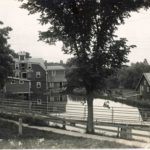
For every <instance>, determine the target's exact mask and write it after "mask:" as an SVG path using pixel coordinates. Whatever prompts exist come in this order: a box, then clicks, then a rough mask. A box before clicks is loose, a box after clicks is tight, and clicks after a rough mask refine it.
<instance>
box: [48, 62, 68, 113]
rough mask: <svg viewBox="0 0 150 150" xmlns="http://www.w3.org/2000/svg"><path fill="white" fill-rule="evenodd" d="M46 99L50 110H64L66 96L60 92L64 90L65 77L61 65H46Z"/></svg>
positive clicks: (63, 68)
mask: <svg viewBox="0 0 150 150" xmlns="http://www.w3.org/2000/svg"><path fill="white" fill-rule="evenodd" d="M46 68H47V99H48V102H49V104H50V105H51V108H52V111H57V112H64V111H65V108H66V102H67V96H66V95H65V94H63V93H62V92H63V91H64V90H65V85H66V82H67V80H66V77H65V71H66V69H65V67H64V66H63V65H47V66H46Z"/></svg>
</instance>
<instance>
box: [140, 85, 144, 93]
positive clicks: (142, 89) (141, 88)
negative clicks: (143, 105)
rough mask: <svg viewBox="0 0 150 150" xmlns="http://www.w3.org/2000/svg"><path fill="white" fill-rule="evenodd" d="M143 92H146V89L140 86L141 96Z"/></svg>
mask: <svg viewBox="0 0 150 150" xmlns="http://www.w3.org/2000/svg"><path fill="white" fill-rule="evenodd" d="M143 91H144V87H143V86H142V85H140V94H142V92H143Z"/></svg>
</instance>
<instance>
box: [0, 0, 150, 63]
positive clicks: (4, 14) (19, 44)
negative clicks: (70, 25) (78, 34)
mask: <svg viewBox="0 0 150 150" xmlns="http://www.w3.org/2000/svg"><path fill="white" fill-rule="evenodd" d="M20 5H21V3H20V2H18V1H17V0H0V20H1V21H3V22H4V25H5V26H10V27H12V29H13V31H11V32H10V40H9V44H10V45H11V48H12V49H14V50H15V52H19V51H27V52H29V53H30V54H31V56H32V57H37V58H43V59H44V60H47V61H48V62H59V61H60V60H63V61H64V62H66V60H67V59H68V58H70V57H71V56H70V55H66V54H63V52H62V51H61V47H62V43H61V42H58V43H57V44H56V45H55V46H52V45H48V44H46V43H44V42H42V41H38V32H39V31H42V30H43V31H44V30H45V29H46V27H44V26H42V25H40V24H39V22H38V20H37V19H38V17H39V16H38V14H36V15H28V11H27V10H24V9H21V8H19V7H20ZM149 26H150V10H148V11H144V10H141V11H140V12H139V13H132V14H131V17H130V18H128V19H126V22H125V24H124V25H121V26H120V27H119V29H118V31H117V32H116V34H117V35H118V36H119V37H125V38H127V39H128V44H134V45H136V46H137V47H136V48H134V49H132V50H131V52H130V54H129V56H128V59H129V61H130V63H131V62H133V63H135V62H137V61H138V62H141V61H143V60H144V59H145V58H146V59H147V60H148V62H150V29H149V28H150V27H149Z"/></svg>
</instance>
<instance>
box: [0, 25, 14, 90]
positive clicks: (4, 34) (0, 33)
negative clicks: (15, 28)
mask: <svg viewBox="0 0 150 150" xmlns="http://www.w3.org/2000/svg"><path fill="white" fill-rule="evenodd" d="M0 26H1V27H0V89H1V88H2V87H3V86H4V83H5V81H6V79H7V76H8V75H10V74H11V73H12V63H13V60H12V54H14V52H13V51H12V50H11V49H10V45H9V44H8V41H7V40H8V39H9V36H8V34H9V31H11V30H12V29H11V28H10V27H3V23H2V22H0Z"/></svg>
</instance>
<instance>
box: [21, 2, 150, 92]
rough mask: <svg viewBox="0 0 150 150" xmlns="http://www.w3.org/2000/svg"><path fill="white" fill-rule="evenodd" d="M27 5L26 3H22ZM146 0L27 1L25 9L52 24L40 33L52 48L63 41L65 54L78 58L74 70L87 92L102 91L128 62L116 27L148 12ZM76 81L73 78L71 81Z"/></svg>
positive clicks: (44, 21) (127, 47) (126, 49)
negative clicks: (107, 80) (108, 79)
mask: <svg viewBox="0 0 150 150" xmlns="http://www.w3.org/2000/svg"><path fill="white" fill-rule="evenodd" d="M21 1H24V0H21ZM149 5H150V2H149V1H146V0H128V1H127V0H111V1H110V0H51V1H49V0H27V1H24V3H23V5H22V8H25V9H28V10H29V12H30V14H34V13H37V12H40V19H39V20H40V22H41V23H42V24H50V27H49V29H48V30H47V31H45V32H40V40H43V41H45V42H47V43H49V44H54V43H55V42H56V41H62V42H63V44H64V46H63V51H64V52H65V53H66V54H73V55H74V56H75V59H76V61H75V64H74V65H76V66H77V68H78V69H77V68H76V69H75V70H74V69H73V70H72V73H71V74H70V76H71V75H72V74H74V73H76V75H77V76H78V77H77V78H78V79H79V81H78V82H80V85H81V86H83V87H85V88H86V89H87V90H88V91H93V90H96V89H97V88H102V85H103V84H104V83H103V80H104V78H106V77H107V76H109V75H110V74H112V73H113V71H114V70H115V69H117V68H120V67H121V65H122V64H123V63H125V62H127V54H128V53H129V51H130V48H132V47H134V46H127V45H126V42H127V40H126V39H125V38H121V39H119V38H117V36H116V35H115V31H116V30H117V26H118V25H120V24H123V23H124V19H125V18H127V17H130V12H131V11H138V10H139V9H140V8H145V9H147V8H149ZM71 78H73V77H71Z"/></svg>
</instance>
